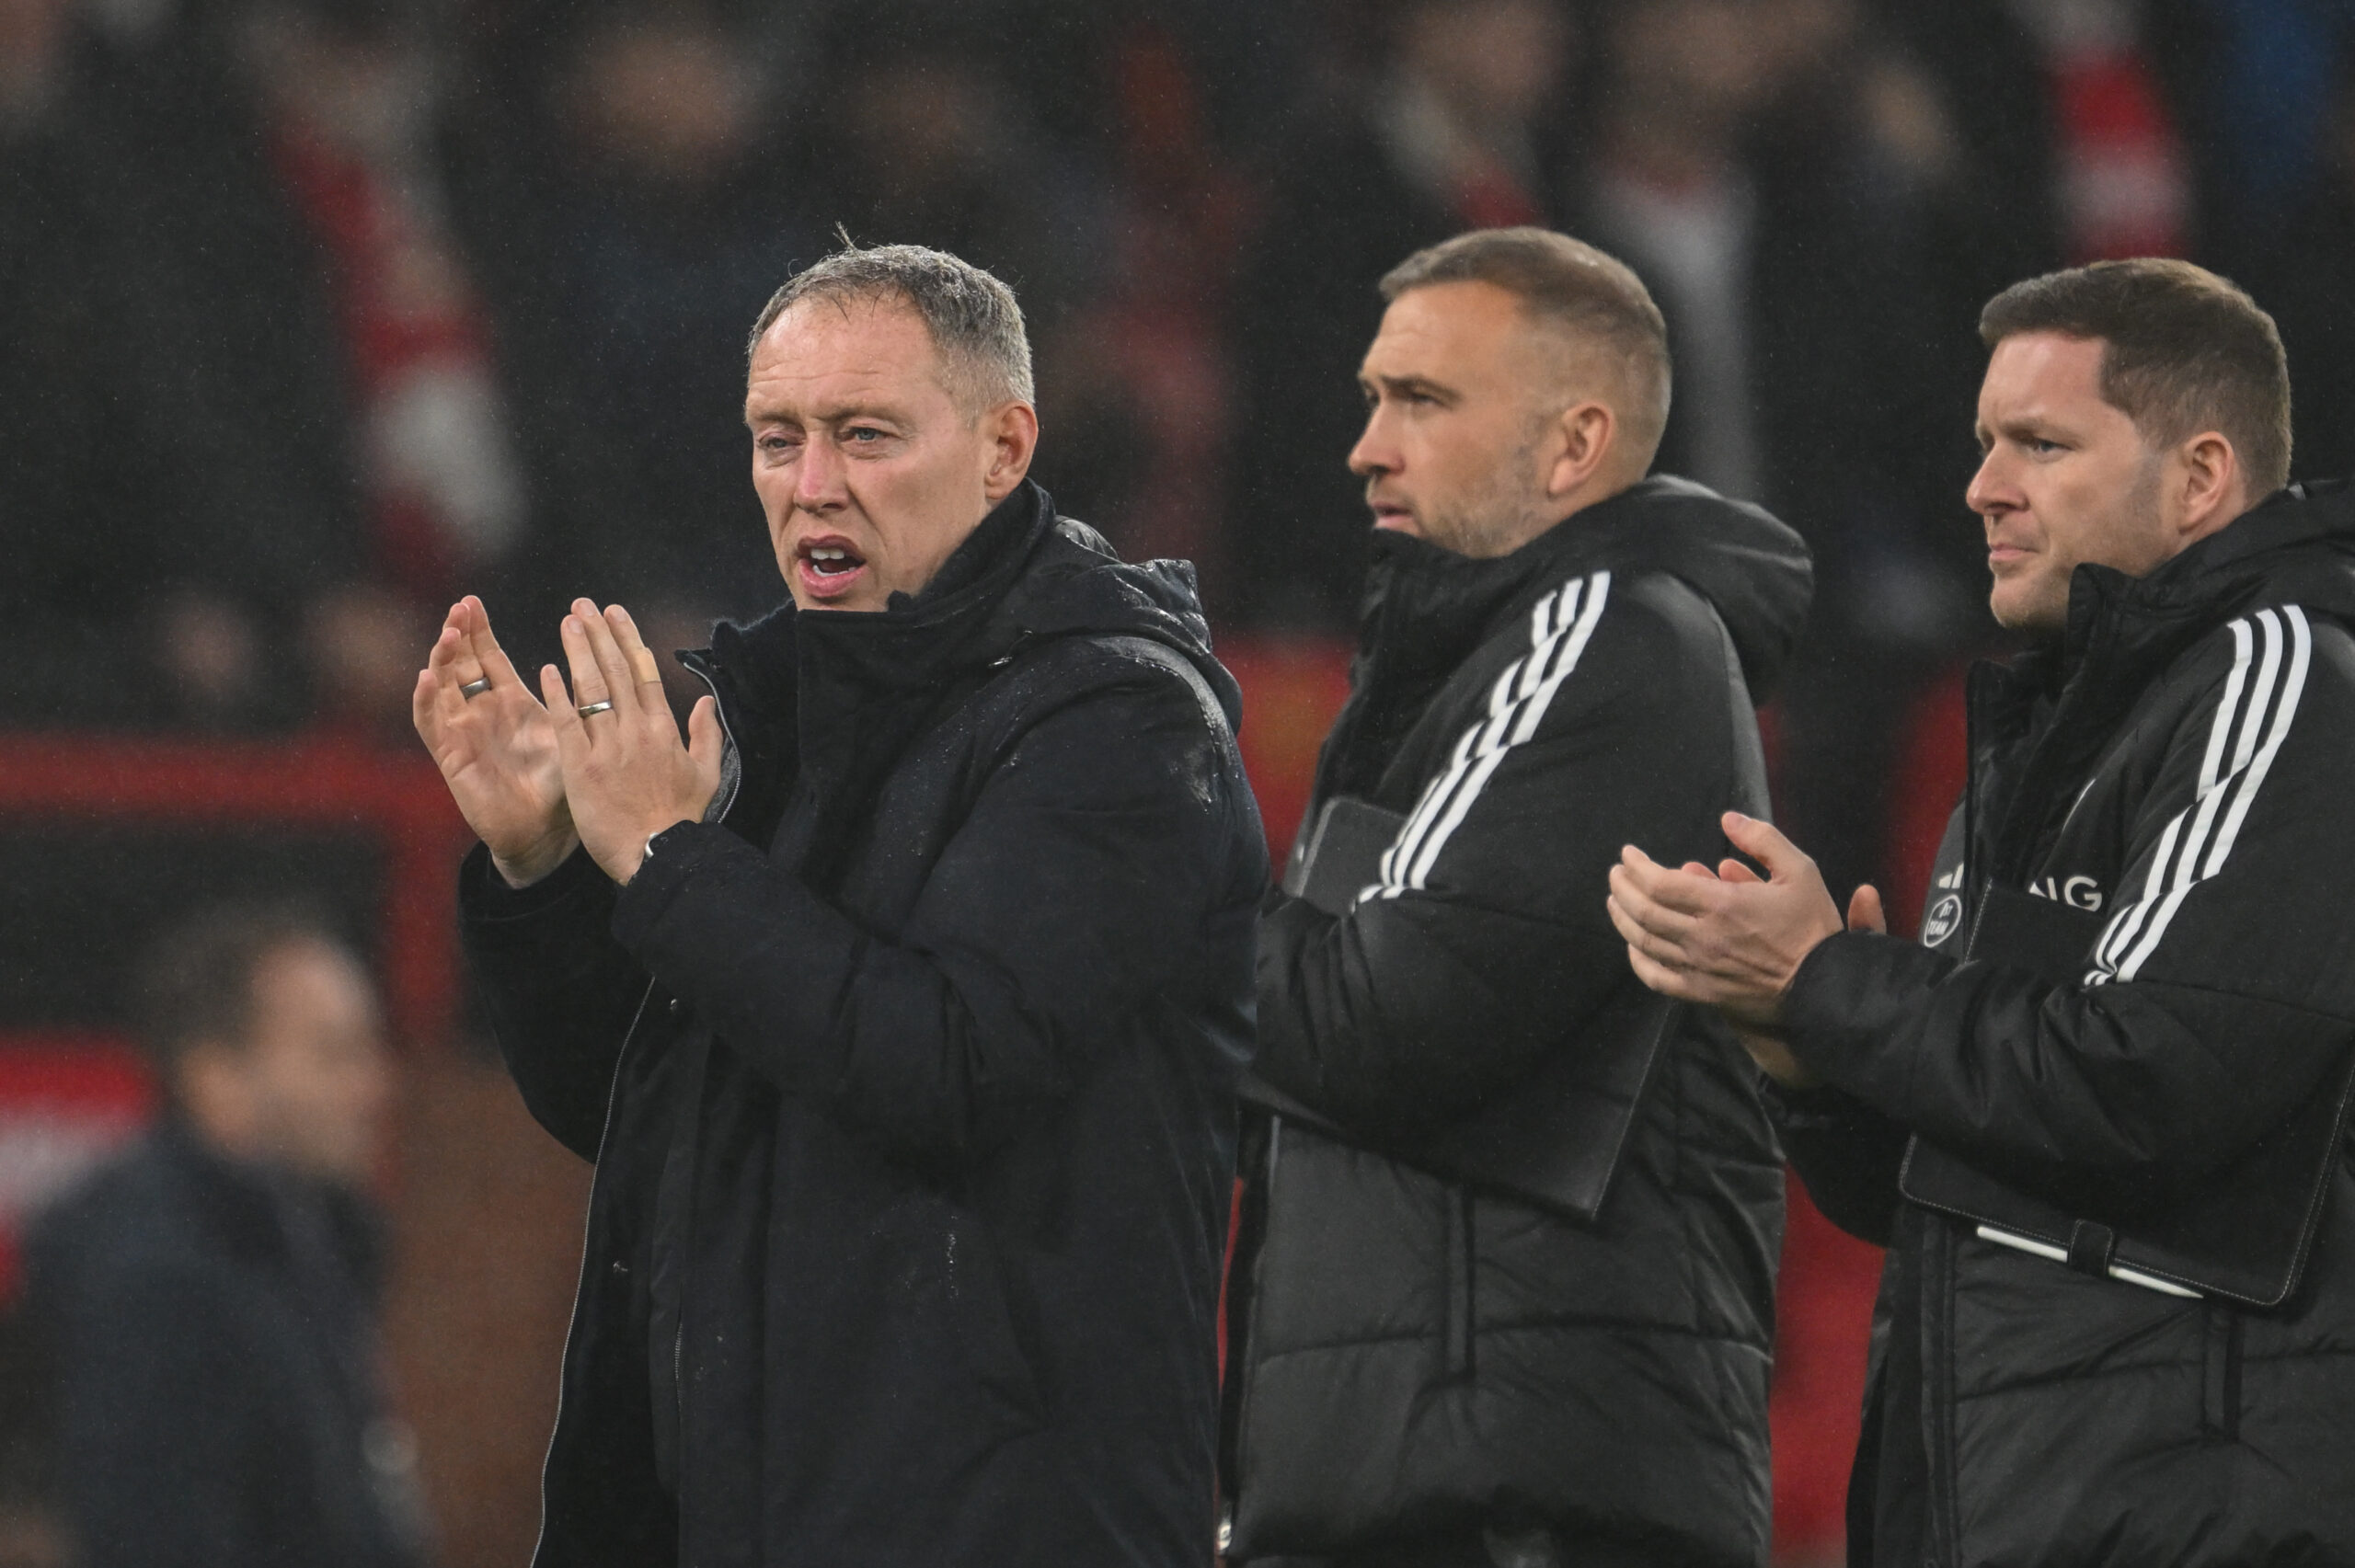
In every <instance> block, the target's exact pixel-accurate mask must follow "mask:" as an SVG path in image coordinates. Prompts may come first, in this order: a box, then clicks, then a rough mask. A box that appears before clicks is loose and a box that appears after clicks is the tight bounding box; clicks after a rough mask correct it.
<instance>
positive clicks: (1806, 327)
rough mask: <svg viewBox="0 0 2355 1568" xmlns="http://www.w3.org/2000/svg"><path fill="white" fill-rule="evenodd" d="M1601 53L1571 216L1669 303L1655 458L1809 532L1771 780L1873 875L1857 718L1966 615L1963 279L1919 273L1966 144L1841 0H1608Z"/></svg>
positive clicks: (1954, 188)
mask: <svg viewBox="0 0 2355 1568" xmlns="http://www.w3.org/2000/svg"><path fill="white" fill-rule="evenodd" d="M1596 52H1597V61H1596V67H1595V72H1594V76H1595V83H1596V86H1595V98H1594V107H1593V116H1592V119H1593V128H1594V129H1593V136H1592V142H1593V153H1592V156H1591V158H1589V159H1588V160H1586V161H1584V162H1583V163H1582V164H1581V165H1580V166H1578V167H1577V168H1575V169H1574V170H1573V171H1572V175H1573V186H1574V192H1575V193H1574V195H1573V196H1572V197H1571V199H1570V200H1571V203H1572V204H1573V205H1574V207H1575V208H1576V209H1577V210H1578V211H1579V212H1580V213H1581V214H1582V223H1581V226H1580V232H1581V233H1584V234H1586V235H1589V236H1591V238H1593V239H1594V240H1595V241H1596V242H1597V243H1599V244H1602V245H1604V246H1607V247H1610V248H1611V249H1613V250H1614V252H1616V253H1617V254H1619V255H1622V256H1624V257H1626V259H1627V260H1628V262H1629V263H1630V264H1631V265H1632V266H1634V267H1635V269H1637V272H1638V273H1639V274H1641V275H1643V276H1644V277H1645V279H1646V280H1647V281H1648V283H1649V284H1650V285H1651V287H1652V289H1653V291H1654V292H1655V294H1656V296H1657V297H1658V298H1659V300H1660V307H1661V310H1662V311H1663V313H1664V314H1665V315H1666V316H1667V318H1668V324H1669V335H1670V339H1671V344H1672V346H1673V349H1674V353H1675V362H1676V385H1675V398H1674V403H1673V405H1672V406H1671V413H1670V420H1669V431H1668V435H1667V438H1666V440H1665V441H1663V442H1662V445H1661V451H1660V468H1661V469H1662V470H1664V471H1667V472H1671V473H1679V474H1689V475H1693V476H1694V477H1696V478H1699V479H1701V480H1703V481H1704V482H1706V483H1708V484H1711V485H1713V486H1717V487H1719V488H1721V489H1723V490H1724V491H1726V492H1727V493H1729V494H1730V495H1734V496H1737V497H1740V498H1747V499H1752V500H1757V501H1761V502H1763V503H1764V504H1765V505H1767V506H1768V507H1770V508H1771V509H1774V510H1775V512H1776V514H1777V515H1779V516H1782V517H1784V518H1786V519H1788V520H1789V521H1791V523H1792V524H1793V525H1794V526H1796V527H1798V529H1799V530H1800V532H1803V533H1804V534H1806V535H1807V537H1808V540H1809V544H1811V545H1812V546H1813V547H1814V550H1815V555H1816V562H1817V571H1818V574H1819V583H1820V585H1821V586H1820V591H1819V595H1818V600H1817V611H1816V614H1815V619H1814V624H1813V625H1812V627H1811V630H1810V638H1809V649H1808V650H1807V652H1806V653H1805V654H1804V655H1803V656H1802V658H1801V659H1800V660H1799V661H1798V665H1797V667H1796V668H1795V669H1794V670H1792V672H1791V673H1790V675H1789V677H1788V679H1787V681H1786V685H1785V689H1784V691H1785V696H1784V709H1785V728H1784V734H1785V737H1786V738H1788V739H1796V740H1797V741H1798V744H1797V745H1795V746H1792V747H1789V748H1787V749H1786V755H1785V759H1784V767H1783V770H1782V773H1781V775H1780V778H1779V781H1778V782H1779V784H1780V785H1781V789H1780V791H1779V795H1780V796H1781V801H1782V804H1783V805H1784V806H1785V807H1786V811H1787V813H1788V815H1790V816H1791V817H1792V818H1795V819H1797V820H1798V821H1799V822H1800V823H1802V824H1803V825H1804V826H1805V827H1806V829H1807V830H1809V832H1810V834H1811V841H1812V842H1813V843H1815V844H1816V845H1818V846H1819V853H1821V855H1822V857H1823V859H1824V861H1825V864H1826V868H1827V872H1828V873H1829V874H1830V875H1832V876H1835V877H1839V876H1852V877H1857V878H1861V877H1864V876H1870V875H1873V874H1874V873H1875V871H1876V870H1877V869H1878V867H1877V865H1876V864H1875V862H1876V858H1877V855H1878V850H1879V845H1880V839H1881V833H1880V830H1879V825H1878V807H1879V795H1880V793H1881V790H1880V782H1879V781H1880V780H1881V778H1882V777H1883V776H1884V774H1885V766H1884V763H1885V759H1883V758H1882V757H1881V756H1879V755H1878V751H1877V750H1875V748H1876V747H1877V746H1878V741H1877V740H1875V739H1872V738H1873V737H1877V736H1879V735H1882V734H1884V733H1886V732H1887V731H1888V730H1889V729H1890V727H1892V725H1891V724H1890V723H1889V722H1886V721H1887V720H1888V719H1889V710H1890V709H1891V708H1895V707H1901V706H1902V705H1903V704H1905V703H1906V702H1907V701H1909V700H1910V695H1911V691H1912V689H1913V684H1914V683H1915V682H1916V681H1918V680H1919V679H1920V677H1921V675H1922V674H1923V673H1924V672H1926V670H1928V669H1929V668H1933V667H1935V665H1936V663H1937V662H1938V661H1940V660H1942V659H1944V658H1947V657H1950V656H1951V654H1952V652H1953V651H1954V650H1955V649H1956V647H1958V645H1959V642H1960V641H1961V639H1962V638H1964V637H1965V636H1967V635H1969V632H1968V628H1970V627H1971V626H1973V625H1975V624H1976V623H1977V621H1978V620H1979V616H1978V614H1977V612H1976V609H1975V603H1974V601H1975V598H1976V590H1975V582H1974V580H1973V579H1972V578H1971V577H1970V575H1969V574H1970V569H1971V564H1972V561H1973V556H1972V555H1971V554H1970V538H1971V537H1972V533H1973V530H1972V528H1971V524H1970V519H1969V516H1968V514H1967V513H1966V512H1965V511H1964V510H1963V509H1962V506H1961V500H1960V498H1961V493H1962V485H1963V482H1964V480H1965V479H1966V478H1967V476H1968V475H1969V472H1970V470H1969V462H1968V458H1969V450H1970V449H1969V445H1968V439H1967V432H1968V429H1969V418H1968V409H1969V392H1968V385H1969V378H1970V375H1971V374H1972V373H1973V372H1975V370H1976V362H1977V350H1976V349H1975V348H1970V347H1968V346H1967V345H1968V343H1969V339H1968V338H1967V336H1966V334H1967V333H1968V331H1969V324H1970V317H1971V315H1975V312H1976V308H1977V301H1976V300H1972V301H1970V303H1968V304H1967V305H1965V304H1963V303H1962V302H1960V301H1955V300H1941V299H1939V298H1937V297H1936V296H1935V295H1932V294H1929V293H1927V292H1925V291H1924V287H1923V283H1924V271H1925V267H1926V264H1927V263H1928V262H1929V259H1930V258H1931V257H1932V256H1933V254H1934V252H1935V250H1936V245H1937V242H1938V240H1939V239H1940V238H1941V237H1943V235H1945V234H1947V233H1949V232H1951V231H1952V230H1953V229H1954V228H1956V227H1959V226H1960V225H1961V224H1962V223H1965V222H1967V221H1968V220H1967V219H1966V218H1965V217H1964V216H1963V214H1964V213H1965V212H1970V210H1971V208H1972V204H1973V200H1974V198H1973V196H1972V192H1971V186H1970V180H1969V179H1968V177H1966V176H1965V174H1964V172H1963V171H1964V170H1965V168H1966V167H1967V166H1968V153H1967V149H1966V147H1965V145H1964V143H1963V142H1962V139H1961V137H1960V135H1959V132H1958V130H1957V127H1956V125H1955V123H1954V121H1953V119H1952V117H1951V115H1950V114H1949V113H1948V111H1947V107H1946V102H1945V98H1944V96H1943V94H1941V93H1940V91H1939V90H1938V88H1937V86H1936V83H1935V81H1934V79H1932V78H1930V77H1928V76H1927V75H1926V74H1924V72H1923V71H1922V70H1921V69H1920V68H1919V67H1918V66H1916V65H1915V64H1914V63H1913V59H1912V57H1911V55H1910V54H1909V53H1908V52H1905V51H1904V50H1903V49H1902V48H1901V45H1900V43H1899V42H1898V40H1893V39H1892V38H1890V37H1889V36H1887V35H1886V34H1884V33H1882V32H1880V31H1878V30H1877V29H1875V28H1874V27H1873V26H1872V25H1871V19H1870V17H1868V16H1867V13H1866V12H1865V11H1864V9H1863V8H1862V7H1861V6H1858V5H1856V4H1854V3H1852V0H1624V3H1622V4H1620V5H1617V6H1614V7H1613V8H1612V9H1611V10H1610V11H1608V12H1607V13H1605V14H1604V15H1603V21H1602V24H1601V26H1600V27H1599V29H1598V37H1597V39H1596ZM1947 313H1951V314H1952V315H1953V316H1954V317H1955V318H1956V319H1953V320H1947V319H1944V315H1945V314H1947ZM1966 366H1967V367H1968V368H1967V369H1966V368H1965V367H1966ZM1871 715H1879V716H1878V717H1876V716H1871Z"/></svg>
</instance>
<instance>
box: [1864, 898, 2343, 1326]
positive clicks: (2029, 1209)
mask: <svg viewBox="0 0 2355 1568" xmlns="http://www.w3.org/2000/svg"><path fill="white" fill-rule="evenodd" d="M2107 924H2108V921H2106V920H2105V919H2104V917H2102V916H2101V915H2098V914H2095V913H2091V912H2089V911H2086V910H2076V909H2072V908H2071V907H2069V906H2068V905H2066V904H2062V903H2059V902H2056V901H2055V900H2053V899H2051V898H2038V897H2036V896H2035V895H2034V894H2030V893H2025V892H2021V891H2019V890H2018V889H2016V888H2010V887H1989V888H1988V889H1987V890H1986V892H1985V894H1984V895H1983V896H1982V899H1981V902H1980V909H1979V915H1978V919H1977V921H1975V923H1974V924H1973V926H1972V929H1971V936H1970V945H1969V947H1968V948H1967V949H1966V950H1965V953H1964V957H1963V961H1964V962H1965V963H1987V964H2007V965H2010V966H2013V967H2017V968H2022V969H2026V970H2028V972H2030V973H2032V974H2035V975H2037V976H2039V977H2040V978H2041V979H2047V980H2050V981H2051V982H2052V983H2054V984H2056V985H2067V986H2077V985H2081V984H2083V983H2084V980H2085V973H2086V971H2087V969H2088V968H2089V967H2090V966H2091V963H2092V952H2093V946H2094V944H2095V943H2096V942H2097V940H2098V939H2099V938H2100V935H2101V933H2102V931H2103V929H2104V928H2105V927H2106V925H2107ZM2350 1101H2355V1049H2350V1050H2349V1052H2348V1054H2347V1060H2346V1061H2345V1062H2344V1063H2343V1064H2342V1065H2341V1066H2340V1068H2339V1069H2338V1071H2337V1072H2336V1074H2335V1075H2334V1076H2333V1077H2332V1078H2331V1079H2330V1080H2329V1081H2328V1082H2326V1083H2325V1084H2324V1085H2323V1086H2322V1089H2321V1091H2320V1092H2319V1093H2315V1094H2314V1095H2312V1096H2310V1097H2309V1098H2308V1099H2307V1100H2306V1102H2305V1103H2304V1104H2303V1105H2301V1106H2300V1107H2299V1109H2298V1111H2297V1112H2296V1114H2294V1115H2293V1116H2292V1117H2291V1118H2290V1120H2289V1121H2287V1122H2285V1123H2284V1124H2282V1126H2281V1127H2280V1128H2278V1129H2277V1130H2276V1131H2275V1132H2273V1133H2272V1134H2271V1135H2270V1136H2269V1137H2267V1138H2265V1139H2262V1140H2260V1141H2259V1142H2258V1143H2257V1145H2256V1147H2254V1148H2253V1149H2251V1150H2249V1151H2248V1152H2247V1153H2246V1154H2245V1155H2243V1156H2242V1157H2241V1158H2240V1160H2239V1161H2238V1162H2235V1163H2234V1164H2233V1165H2232V1166H2230V1167H2228V1168H2227V1169H2225V1170H2224V1171H2222V1172H2219V1173H2217V1174H2216V1175H2215V1176H2213V1177H2212V1178H2211V1179H2210V1180H2208V1181H2206V1182H2203V1183H2202V1184H2200V1187H2199V1189H2198V1190H2197V1191H2196V1192H2193V1193H2191V1194H2189V1195H2188V1196H2183V1197H2180V1198H2179V1199H2177V1201H2175V1202H2172V1203H2168V1204H2165V1205H2160V1206H2154V1207H2139V1206H2138V1207H2134V1208H2133V1209H2131V1211H2129V1210H2123V1209H2120V1210H2112V1211H2108V1212H2102V1213H2081V1212H2072V1210H2071V1209H2070V1208H2064V1207H2061V1206H2060V1205H2057V1204H2054V1203H2051V1202H2049V1201H2047V1200H2045V1199H2043V1198H2040V1197H2038V1196H2033V1195H2030V1194H2028V1193H2023V1192H2020V1191H2018V1190H2016V1189H2015V1188H2013V1187H2011V1186H2009V1185H2005V1183H2003V1182H2001V1181H1998V1180H1997V1179H1995V1178H1994V1177H1993V1176H1990V1175H1987V1174H1986V1173H1983V1172H1982V1171H1979V1170H1978V1169H1976V1168H1975V1167H1973V1166H1972V1165H1970V1163H1969V1162H1967V1161H1965V1160H1964V1159H1962V1158H1961V1157H1960V1156H1959V1155H1956V1154H1953V1153H1950V1152H1948V1151H1947V1150H1944V1149H1941V1148H1939V1147H1938V1146H1937V1145H1936V1144H1934V1143H1930V1142H1927V1141H1925V1140H1924V1139H1920V1138H1918V1137H1917V1138H1915V1139H1913V1142H1912V1143H1911V1144H1909V1145H1908V1146H1907V1148H1906V1151H1905V1162H1904V1164H1903V1165H1902V1166H1901V1168H1900V1170H1899V1173H1898V1190H1899V1191H1901V1193H1903V1194H1904V1195H1905V1196H1906V1197H1908V1198H1910V1199H1912V1200H1913V1202H1915V1203H1918V1204H1921V1205H1923V1206H1924V1207H1928V1208H1934V1209H1936V1210H1938V1211H1939V1212H1941V1213H1945V1214H1950V1215H1953V1216H1954V1217H1956V1218H1957V1219H1967V1220H1970V1221H1972V1222H1974V1223H1976V1224H1977V1225H1979V1226H1981V1227H1982V1228H1983V1229H1982V1235H1986V1239H1987V1240H1989V1241H1993V1242H2004V1243H2005V1244H2007V1245H2012V1246H2020V1245H2021V1244H2022V1243H2024V1242H2025V1243H2032V1245H2029V1246H2028V1247H2027V1248H2026V1250H2028V1251H2031V1252H2037V1253H2040V1255H2044V1256H2047V1257H2054V1259H2055V1261H2059V1262H2066V1263H2067V1264H2068V1265H2070V1266H2071V1267H2074V1268H2077V1269H2079V1270H2081V1271H2083V1272H2085V1273H2088V1274H2097V1275H2106V1276H2109V1277H2112V1278H2119V1279H2124V1280H2126V1281H2128V1282H2129V1283H2131V1284H2137V1285H2143V1286H2146V1287H2149V1288H2153V1289H2158V1290H2165V1291H2168V1292H2169V1293H2171V1294H2177V1295H2199V1296H2221V1297H2223V1298H2225V1299H2230V1300H2234V1301H2239V1302H2242V1303H2243V1304H2245V1305H2247V1306H2252V1307H2278V1306H2280V1304H2281V1303H2282V1302H2284V1301H2286V1300H2288V1299H2290V1295H2291V1293H2292V1291H2294V1290H2295V1289H2296V1288H2297V1287H2298V1280H2299V1277H2300V1276H2301V1275H2302V1274H2303V1272H2304V1269H2305V1263H2306V1257H2307V1254H2308V1253H2309V1252H2310V1251H2311V1250H2312V1248H2313V1246H2314V1239H2315V1231H2316V1230H2317V1228H2318V1227H2319V1226H2320V1224H2321V1220H2322V1208H2323V1200H2324V1198H2325V1196H2326V1195H2327V1194H2328V1192H2329V1188H2330V1177H2331V1173H2332V1172H2333V1170H2334V1169H2336V1167H2337V1164H2338V1160H2339V1158H2340V1155H2339V1150H2340V1143H2341V1139H2342V1138H2343V1137H2344V1136H2345V1130H2346V1125H2347V1114H2348V1107H2349V1102H2350ZM1989 1230H1992V1231H1993V1232H1996V1233H1995V1234H1993V1235H1987V1234H1986V1232H1987V1231H1989ZM2056 1253H2057V1254H2058V1256H2057V1257H2055V1254H2056ZM2154 1282H2156V1283H2154Z"/></svg>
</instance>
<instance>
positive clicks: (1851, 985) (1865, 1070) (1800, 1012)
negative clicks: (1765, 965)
mask: <svg viewBox="0 0 2355 1568" xmlns="http://www.w3.org/2000/svg"><path fill="white" fill-rule="evenodd" d="M1953 967H1954V961H1953V960H1952V959H1950V958H1947V957H1943V956H1939V955H1938V954H1936V953H1934V952H1932V951H1931V950H1930V949H1928V948H1926V947H1924V946H1922V945H1921V944H1918V943H1913V942H1908V941H1905V940H1903V939H1902V938H1900V937H1894V936H1881V935H1877V934H1875V933H1871V932H1857V931H1852V932H1843V933H1840V934H1839V935H1837V936H1829V937H1826V938H1824V940H1822V941H1821V942H1819V943H1817V944H1815V948H1814V951H1812V952H1810V953H1809V955H1808V956H1806V957H1805V958H1804V959H1802V960H1800V962H1799V967H1798V973H1797V974H1795V975H1793V976H1792V977H1791V988H1790V990H1789V991H1788V992H1787V993H1786V995H1785V996H1784V998H1783V1034H1784V1037H1785V1038H1786V1039H1787V1040H1788V1041H1789V1042H1790V1047H1791V1054H1792V1055H1794V1056H1796V1057H1798V1059H1799V1061H1800V1062H1801V1063H1802V1064H1803V1065H1804V1066H1805V1067H1806V1068H1807V1069H1808V1070H1809V1071H1810V1072H1812V1073H1814V1074H1815V1076H1816V1077H1818V1078H1820V1079H1821V1080H1822V1081H1823V1082H1825V1083H1827V1084H1829V1085H1831V1086H1832V1087H1833V1088H1834V1089H1841V1090H1845V1091H1847V1092H1848V1093H1851V1094H1855V1095H1856V1096H1857V1097H1858V1098H1860V1099H1863V1100H1865V1101H1866V1103H1867V1104H1871V1103H1872V1101H1873V1097H1872V1095H1871V1094H1870V1093H1869V1092H1868V1086H1869V1085H1871V1084H1872V1083H1873V1082H1876V1081H1878V1082H1887V1081H1888V1079H1889V1068H1888V1063H1887V1062H1886V1061H1885V1060H1884V1058H1885V1057H1886V1056H1887V1054H1888V1053H1889V1051H1890V1049H1891V1047H1893V1046H1895V1045H1896V1043H1897V1042H1898V1041H1900V1040H1901V1039H1902V1038H1903V1037H1904V1035H1905V1033H1906V1029H1907V1025H1908V1024H1911V1023H1913V1022H1914V1019H1913V1014H1914V1013H1915V1012H1916V1010H1917V1009H1919V1008H1920V1007H1921V1005H1922V1004H1923V1003H1924V1001H1926V1000H1927V999H1928V995H1929V991H1930V989H1931V988H1932V987H1933V986H1935V985H1936V984H1937V982H1938V981H1939V980H1940V979H1943V978H1945V976H1946V974H1947V971H1949V970H1950V969H1952V968H1953Z"/></svg>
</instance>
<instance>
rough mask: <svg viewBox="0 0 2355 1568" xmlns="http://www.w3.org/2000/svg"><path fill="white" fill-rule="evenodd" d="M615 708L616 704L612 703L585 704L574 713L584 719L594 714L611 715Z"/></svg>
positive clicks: (574, 710)
mask: <svg viewBox="0 0 2355 1568" xmlns="http://www.w3.org/2000/svg"><path fill="white" fill-rule="evenodd" d="M613 706H614V704H612V703H611V702H603V703H583V704H580V706H579V707H577V708H575V709H573V710H572V711H573V712H574V713H577V714H579V715H580V716H581V717H582V718H587V717H589V716H590V715H592V714H602V713H610V712H612V711H613Z"/></svg>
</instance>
